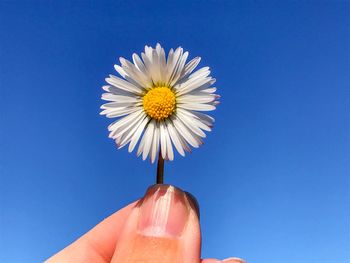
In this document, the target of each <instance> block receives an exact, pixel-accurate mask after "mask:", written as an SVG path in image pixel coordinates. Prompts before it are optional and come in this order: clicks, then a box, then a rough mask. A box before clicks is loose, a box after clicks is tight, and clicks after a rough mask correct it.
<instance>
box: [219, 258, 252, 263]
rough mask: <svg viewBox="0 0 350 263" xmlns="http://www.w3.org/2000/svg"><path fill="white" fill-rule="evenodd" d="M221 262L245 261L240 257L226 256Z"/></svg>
mask: <svg viewBox="0 0 350 263" xmlns="http://www.w3.org/2000/svg"><path fill="white" fill-rule="evenodd" d="M222 262H226V263H246V262H245V261H244V260H243V259H241V258H226V259H224V260H223V261H222Z"/></svg>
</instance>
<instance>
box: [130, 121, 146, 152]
mask: <svg viewBox="0 0 350 263" xmlns="http://www.w3.org/2000/svg"><path fill="white" fill-rule="evenodd" d="M149 120H150V117H146V118H145V119H144V120H143V121H142V122H141V124H140V125H139V126H138V128H137V130H136V132H135V133H134V134H133V136H132V138H131V140H130V144H129V148H128V151H129V152H132V151H133V150H134V148H135V146H136V144H137V142H138V140H139V139H140V136H141V134H142V132H143V131H144V129H145V126H146V125H147V123H148V122H149Z"/></svg>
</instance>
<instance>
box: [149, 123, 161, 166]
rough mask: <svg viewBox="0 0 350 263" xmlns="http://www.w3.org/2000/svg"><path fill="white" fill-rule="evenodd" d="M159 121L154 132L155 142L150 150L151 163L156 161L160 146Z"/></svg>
mask: <svg viewBox="0 0 350 263" xmlns="http://www.w3.org/2000/svg"><path fill="white" fill-rule="evenodd" d="M159 129H160V128H159V122H157V123H156V127H155V129H154V132H153V142H152V149H151V152H150V155H151V163H154V161H155V159H156V157H157V153H158V148H159V132H160V131H159Z"/></svg>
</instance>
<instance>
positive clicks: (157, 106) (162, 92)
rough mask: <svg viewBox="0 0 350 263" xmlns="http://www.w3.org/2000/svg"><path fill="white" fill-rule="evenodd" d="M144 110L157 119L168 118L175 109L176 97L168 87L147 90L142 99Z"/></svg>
mask: <svg viewBox="0 0 350 263" xmlns="http://www.w3.org/2000/svg"><path fill="white" fill-rule="evenodd" d="M142 102H143V108H144V110H145V112H146V113H147V114H148V115H149V116H150V117H152V118H153V119H156V120H158V121H160V120H163V119H166V118H168V117H169V116H170V115H171V114H173V113H174V111H175V106H176V97H175V94H174V92H173V91H172V90H171V89H170V88H168V87H156V88H153V89H151V90H149V91H148V92H147V93H146V95H145V96H143V99H142Z"/></svg>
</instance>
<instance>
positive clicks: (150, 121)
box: [101, 44, 219, 163]
mask: <svg viewBox="0 0 350 263" xmlns="http://www.w3.org/2000/svg"><path fill="white" fill-rule="evenodd" d="M187 57H188V52H183V49H182V48H181V47H179V48H177V49H176V50H175V51H174V50H173V49H171V50H170V51H169V54H168V56H167V58H166V56H165V52H164V49H163V48H162V47H161V46H160V44H157V46H156V48H152V47H148V46H146V47H145V52H144V53H141V58H142V59H141V58H140V57H139V56H138V55H137V54H133V55H132V60H133V63H132V62H130V61H128V60H126V59H124V58H120V63H121V66H119V65H115V70H116V71H117V72H118V73H119V75H120V76H121V77H122V78H120V77H116V76H114V75H110V76H109V78H106V81H107V83H108V84H109V85H107V86H103V89H104V90H105V91H107V93H104V94H103V95H102V99H103V100H106V101H110V102H108V103H106V104H104V105H102V106H101V109H103V111H102V112H101V114H104V115H106V116H107V117H108V118H119V119H117V120H116V121H114V122H113V123H112V124H111V125H109V127H108V130H109V131H110V134H109V137H110V138H113V139H114V140H115V142H116V143H117V145H118V148H122V147H123V146H125V145H127V144H129V152H132V151H133V150H134V149H135V147H136V145H137V143H138V142H139V141H140V143H139V145H138V150H137V155H138V156H140V155H141V154H142V158H143V160H145V159H146V158H147V156H150V159H151V162H152V163H153V162H154V161H155V159H156V157H157V154H158V153H159V154H160V156H161V157H162V158H163V159H166V160H173V159H174V151H173V146H175V148H176V150H177V151H178V152H179V153H180V154H181V155H182V156H185V151H191V149H190V146H192V147H195V148H197V147H199V146H200V145H201V144H202V138H204V137H205V136H206V135H205V133H204V131H210V130H211V127H212V124H213V122H214V119H213V118H212V117H210V116H208V115H206V114H203V113H201V111H212V110H214V109H215V106H216V105H217V104H218V101H217V99H218V98H219V96H218V95H216V94H214V92H215V91H216V88H214V87H211V85H213V84H214V82H215V79H213V78H212V77H210V76H209V74H210V70H209V67H203V68H201V69H199V70H197V71H195V72H193V70H194V69H195V68H196V67H197V65H198V64H199V62H200V58H199V57H196V58H194V59H192V60H191V61H189V62H188V63H186V60H187ZM192 72H193V73H192ZM140 138H141V140H140Z"/></svg>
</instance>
